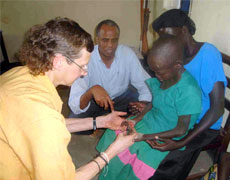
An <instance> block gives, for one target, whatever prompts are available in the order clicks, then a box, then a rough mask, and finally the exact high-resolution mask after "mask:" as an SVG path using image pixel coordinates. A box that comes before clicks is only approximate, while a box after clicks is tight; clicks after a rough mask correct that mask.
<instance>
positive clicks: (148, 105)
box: [133, 103, 152, 123]
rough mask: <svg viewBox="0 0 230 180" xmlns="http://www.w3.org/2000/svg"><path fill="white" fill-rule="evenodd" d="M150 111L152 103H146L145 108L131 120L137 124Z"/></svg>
mask: <svg viewBox="0 0 230 180" xmlns="http://www.w3.org/2000/svg"><path fill="white" fill-rule="evenodd" d="M151 109H152V103H148V104H147V106H146V107H145V109H144V110H143V111H142V112H141V113H140V114H138V115H137V117H135V118H134V119H133V120H134V121H135V123H138V122H139V121H140V120H142V118H143V117H144V115H145V114H146V113H147V112H148V111H150V110H151Z"/></svg>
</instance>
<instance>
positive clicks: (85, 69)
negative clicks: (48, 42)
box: [65, 56, 88, 72]
mask: <svg viewBox="0 0 230 180" xmlns="http://www.w3.org/2000/svg"><path fill="white" fill-rule="evenodd" d="M65 57H66V56H65ZM66 58H67V59H68V60H69V61H71V62H72V63H74V64H75V65H76V66H78V67H79V68H80V69H81V70H83V71H84V72H88V67H87V65H82V66H80V65H79V64H78V63H76V62H75V61H73V60H72V59H70V58H68V57H66Z"/></svg>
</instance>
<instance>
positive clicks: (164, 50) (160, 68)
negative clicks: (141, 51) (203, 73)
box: [148, 35, 183, 81]
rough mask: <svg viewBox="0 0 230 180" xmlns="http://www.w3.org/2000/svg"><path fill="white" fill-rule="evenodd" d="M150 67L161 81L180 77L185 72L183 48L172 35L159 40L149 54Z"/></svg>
mask: <svg viewBox="0 0 230 180" xmlns="http://www.w3.org/2000/svg"><path fill="white" fill-rule="evenodd" d="M148 65H149V67H150V69H151V70H152V71H154V72H155V75H156V77H157V78H158V79H159V80H160V81H166V80H170V79H174V78H176V77H178V75H179V74H181V73H182V70H183V46H182V44H181V43H180V41H179V40H178V39H177V38H176V37H174V36H171V35H165V36H162V37H160V38H159V39H157V40H156V41H155V42H154V44H153V46H152V48H151V50H150V51H149V54H148Z"/></svg>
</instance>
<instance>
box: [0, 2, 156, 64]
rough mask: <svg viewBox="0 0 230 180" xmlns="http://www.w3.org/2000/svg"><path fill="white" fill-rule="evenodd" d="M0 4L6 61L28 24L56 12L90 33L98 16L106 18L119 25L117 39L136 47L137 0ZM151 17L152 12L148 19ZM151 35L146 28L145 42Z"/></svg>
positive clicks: (42, 19) (137, 40)
mask: <svg viewBox="0 0 230 180" xmlns="http://www.w3.org/2000/svg"><path fill="white" fill-rule="evenodd" d="M153 3H154V0H151V1H150V6H149V7H150V11H151V12H153V10H152V8H153V6H154V5H153ZM0 8H1V9H0V10H1V13H0V14H1V17H0V18H1V21H0V28H1V29H2V30H3V33H4V39H5V43H6V49H7V52H8V55H9V58H10V61H14V59H13V56H14V53H15V52H17V50H18V48H19V47H20V45H21V43H22V40H23V35H24V33H25V32H26V31H27V30H28V29H29V28H30V27H31V26H32V25H34V24H40V23H44V22H46V21H48V20H49V19H51V18H54V17H57V16H61V17H68V18H71V19H73V20H75V21H77V22H78V23H79V24H80V25H81V26H82V27H83V28H84V29H85V30H86V31H88V32H89V33H90V34H91V35H93V33H94V29H95V26H96V25H97V24H98V23H99V22H100V21H101V20H104V19H108V18H110V19H112V20H115V21H116V22H117V23H118V25H119V26H120V29H121V37H120V43H123V44H127V45H130V46H133V47H136V48H138V47H139V39H140V0H43V1H40V0H33V1H32V0H25V1H22V0H17V1H12V0H8V1H6V0H5V1H1V0H0ZM152 20H153V13H151V14H150V19H149V22H150V23H151V22H152ZM152 38H153V36H152V32H148V39H149V44H151V42H152V41H153V39H152Z"/></svg>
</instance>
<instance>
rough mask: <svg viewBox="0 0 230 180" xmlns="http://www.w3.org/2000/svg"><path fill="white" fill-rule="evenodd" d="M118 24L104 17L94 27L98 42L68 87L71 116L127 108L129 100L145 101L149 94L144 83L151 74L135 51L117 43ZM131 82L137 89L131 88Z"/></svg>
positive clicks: (89, 114) (93, 114)
mask: <svg viewBox="0 0 230 180" xmlns="http://www.w3.org/2000/svg"><path fill="white" fill-rule="evenodd" d="M119 35H120V29H119V26H118V25H117V24H116V23H115V22H114V21H112V20H104V21H102V22H100V23H99V24H98V25H97V27H96V40H97V44H98V45H96V46H95V47H94V51H93V52H92V55H91V58H90V62H89V64H88V67H87V70H88V74H87V76H85V77H84V78H79V79H78V80H76V81H75V82H74V84H73V85H72V87H71V91H70V97H69V106H70V109H71V111H72V113H71V115H70V117H96V116H98V115H102V114H105V113H107V112H109V111H110V110H111V111H113V110H117V111H127V108H128V104H129V103H130V102H135V101H139V102H136V103H134V105H140V104H142V105H143V104H146V103H147V102H151V100H152V96H151V93H150V91H149V89H148V87H147V86H146V84H145V80H146V79H148V78H150V76H149V75H148V74H147V73H146V72H145V70H144V69H143V68H142V66H141V64H140V62H139V60H138V58H137V56H136V55H135V53H134V52H133V51H132V50H131V49H130V48H129V47H127V46H124V45H118V41H119ZM130 85H132V86H133V87H134V88H136V90H137V92H136V91H133V89H132V90H130Z"/></svg>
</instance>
